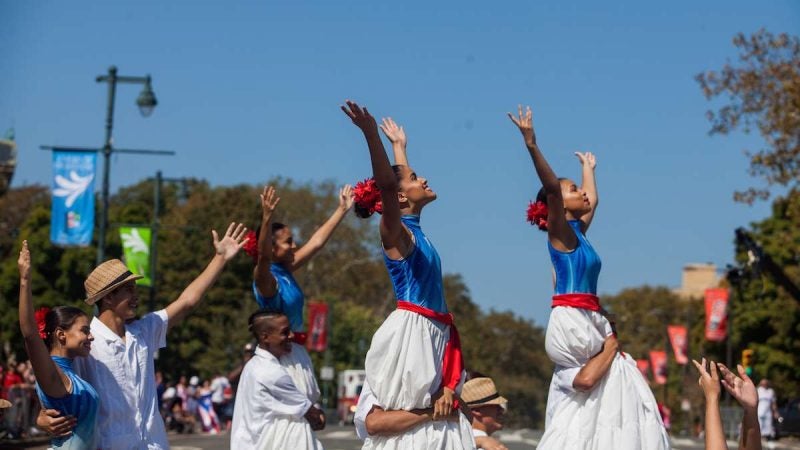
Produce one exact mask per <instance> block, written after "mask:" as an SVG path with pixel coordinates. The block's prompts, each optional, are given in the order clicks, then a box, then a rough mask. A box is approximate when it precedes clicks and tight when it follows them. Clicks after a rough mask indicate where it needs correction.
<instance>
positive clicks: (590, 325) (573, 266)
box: [508, 106, 670, 450]
mask: <svg viewBox="0 0 800 450" xmlns="http://www.w3.org/2000/svg"><path fill="white" fill-rule="evenodd" d="M508 115H509V117H510V118H511V120H512V121H513V122H514V124H515V125H516V126H517V127H518V128H519V130H520V131H521V132H522V136H523V138H524V139H525V145H526V146H527V147H528V152H529V153H530V156H531V159H533V165H534V167H535V168H536V173H537V174H538V175H539V179H540V180H541V182H542V185H543V187H542V189H541V190H540V191H539V195H537V197H536V203H535V204H532V205H531V207H530V209H529V220H531V222H532V223H533V224H535V225H538V226H539V228H540V229H542V230H547V237H548V250H549V252H550V259H551V260H552V262H553V267H554V271H555V296H554V297H553V311H552V312H551V314H550V321H549V323H548V325H547V334H546V336H545V349H546V350H547V354H548V356H549V357H550V359H551V360H553V362H554V363H555V365H556V366H555V372H554V373H553V379H552V381H551V384H550V392H549V395H548V399H547V418H546V422H545V432H544V435H543V436H542V439H541V441H540V442H539V447H537V448H539V449H545V450H547V449H559V450H562V449H610V448H614V449H647V450H650V449H666V448H669V446H670V444H669V438H668V437H667V434H666V430H665V429H664V426H663V424H662V422H661V417H660V416H659V414H658V409H657V407H656V402H655V399H654V398H653V393H652V392H651V391H650V388H649V387H648V386H647V383H646V382H645V380H644V378H642V376H641V374H640V373H639V372H638V370H637V369H636V364H635V362H634V361H633V359H632V358H630V357H626V356H625V355H624V354H623V353H622V352H619V351H618V346H617V340H616V336H615V333H614V331H613V328H612V324H611V323H610V322H609V321H608V320H607V318H606V316H607V315H606V314H605V311H604V310H603V309H602V308H600V302H599V299H598V298H597V278H598V276H599V275H600V258H599V257H598V256H597V253H596V252H595V250H594V249H593V248H592V246H591V244H589V241H588V240H586V236H585V234H586V231H587V230H588V228H589V225H591V223H592V219H593V218H594V212H595V209H596V208H597V188H596V184H595V179H594V167H595V158H594V155H592V154H591V153H577V156H578V159H579V160H580V162H581V166H582V168H583V187H581V188H579V187H578V186H577V185H576V184H575V183H574V182H572V181H571V180H569V179H565V178H562V179H559V178H557V177H556V175H555V173H553V170H552V169H551V168H550V165H549V164H548V163H547V161H546V160H545V158H544V155H543V154H542V152H541V151H540V150H539V147H538V146H537V145H536V135H535V134H534V131H533V120H532V113H531V109H530V108H527V110H526V111H525V113H524V114H523V111H522V106H520V107H519V116H518V117H515V116H514V115H512V114H511V113H509V114H508Z"/></svg>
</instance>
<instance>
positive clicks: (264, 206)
mask: <svg viewBox="0 0 800 450" xmlns="http://www.w3.org/2000/svg"><path fill="white" fill-rule="evenodd" d="M259 196H260V197H261V211H262V214H263V215H265V216H270V215H272V212H273V211H275V207H276V206H278V202H280V201H281V198H280V197H277V196H276V195H275V188H274V187H272V186H264V192H262V193H261V194H259Z"/></svg>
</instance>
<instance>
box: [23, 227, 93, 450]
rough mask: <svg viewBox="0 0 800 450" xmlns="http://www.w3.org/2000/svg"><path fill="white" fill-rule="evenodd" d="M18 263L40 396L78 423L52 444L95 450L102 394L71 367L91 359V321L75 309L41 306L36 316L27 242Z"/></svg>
mask: <svg viewBox="0 0 800 450" xmlns="http://www.w3.org/2000/svg"><path fill="white" fill-rule="evenodd" d="M18 265H19V327H20V329H21V330H22V336H23V338H24V339H25V349H26V351H27V352H28V357H29V358H30V361H31V365H32V366H33V372H34V374H36V393H37V394H39V399H40V400H41V402H42V406H43V407H44V408H45V409H56V410H58V411H60V412H61V413H62V414H63V415H69V416H73V417H74V418H75V419H76V420H77V424H76V426H75V428H74V429H73V431H72V435H69V436H65V437H56V438H53V439H52V440H51V441H50V443H51V445H52V447H53V448H58V449H81V450H94V449H95V448H97V434H96V429H97V427H96V419H97V406H98V403H97V392H96V391H95V390H94V388H93V387H92V386H91V385H90V384H89V383H87V382H86V381H84V380H83V379H82V378H80V377H79V376H78V375H77V374H76V373H75V371H74V370H73V368H72V360H73V359H74V358H78V357H86V356H88V355H89V350H90V349H91V345H92V341H93V340H94V338H93V337H92V333H91V331H90V330H89V317H88V316H87V315H86V313H85V312H83V311H81V310H80V309H78V308H75V307H72V306H58V307H56V308H53V309H49V310H48V309H47V308H42V309H40V310H39V311H37V312H36V314H34V312H33V299H32V297H33V296H32V294H31V254H30V251H29V250H28V241H22V250H21V251H20V252H19V261H18ZM37 319H38V324H37Z"/></svg>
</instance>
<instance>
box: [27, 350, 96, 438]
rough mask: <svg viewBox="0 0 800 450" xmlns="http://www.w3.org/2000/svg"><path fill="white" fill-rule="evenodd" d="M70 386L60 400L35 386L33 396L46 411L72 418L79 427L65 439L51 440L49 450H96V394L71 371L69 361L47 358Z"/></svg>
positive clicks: (60, 358)
mask: <svg viewBox="0 0 800 450" xmlns="http://www.w3.org/2000/svg"><path fill="white" fill-rule="evenodd" d="M50 357H51V358H52V359H53V362H55V363H56V365H57V366H58V367H60V368H61V371H63V372H64V374H65V375H66V376H67V377H69V379H70V381H71V382H72V392H71V393H69V394H67V395H65V396H64V397H61V398H53V397H50V396H49V395H47V394H45V393H44V391H42V389H41V388H40V387H39V383H36V393H37V394H38V395H39V399H40V400H41V402H42V406H44V407H45V408H47V409H57V410H58V411H60V412H61V415H63V416H67V415H69V416H73V417H75V418H76V419H77V420H78V424H77V425H75V428H74V429H73V430H72V434H71V435H70V436H68V437H66V438H53V439H51V440H50V445H51V446H52V448H56V449H69V450H94V449H96V448H97V433H96V430H97V407H98V403H97V401H98V400H97V391H95V390H94V388H93V387H92V385H91V384H89V383H87V382H86V381H84V380H83V378H81V377H79V376H78V374H76V373H75V371H74V370H73V369H72V360H71V359H69V358H64V357H61V356H50Z"/></svg>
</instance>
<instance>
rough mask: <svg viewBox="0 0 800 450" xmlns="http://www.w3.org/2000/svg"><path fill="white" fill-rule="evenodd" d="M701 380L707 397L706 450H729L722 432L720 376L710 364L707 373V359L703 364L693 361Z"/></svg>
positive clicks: (700, 382) (699, 382) (710, 362)
mask: <svg viewBox="0 0 800 450" xmlns="http://www.w3.org/2000/svg"><path fill="white" fill-rule="evenodd" d="M692 362H693V363H694V366H695V367H697V371H698V372H699V373H700V378H699V379H698V380H697V383H698V384H699V385H700V388H701V389H703V394H705V397H706V450H728V444H727V443H726V442H725V433H724V432H723V431H722V418H721V417H720V415H719V375H718V373H717V365H716V364H714V362H713V361H709V362H708V366H709V371H706V359H705V358H703V360H702V362H699V363H698V362H697V361H695V360H692Z"/></svg>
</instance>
